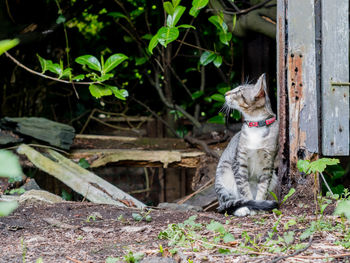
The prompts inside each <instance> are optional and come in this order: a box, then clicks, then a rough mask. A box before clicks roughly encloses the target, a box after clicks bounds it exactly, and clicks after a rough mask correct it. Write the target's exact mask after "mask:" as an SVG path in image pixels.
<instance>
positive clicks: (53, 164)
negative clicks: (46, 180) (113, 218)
mask: <svg viewBox="0 0 350 263" xmlns="http://www.w3.org/2000/svg"><path fill="white" fill-rule="evenodd" d="M17 152H18V153H19V154H24V155H26V156H27V158H28V159H29V160H30V161H31V162H32V163H33V164H34V165H35V166H36V167H37V168H39V169H41V170H42V171H44V172H46V173H48V174H50V175H52V176H54V177H55V178H57V179H58V180H60V181H61V182H63V183H64V184H66V185H67V186H69V187H70V188H72V189H73V190H74V191H76V192H77V193H79V194H81V195H82V196H84V197H86V198H87V199H88V200H90V201H91V202H94V203H100V204H113V205H117V206H123V207H125V206H135V207H138V208H144V207H145V205H144V204H143V203H142V202H140V201H138V200H137V199H135V198H134V197H132V196H131V195H129V194H127V193H125V192H124V191H122V190H121V189H119V188H117V187H116V186H114V185H112V184H110V183H109V182H107V181H105V180H103V179H102V178H100V177H98V176H97V175H95V174H94V173H92V172H90V171H88V170H86V169H84V168H82V167H80V166H79V165H78V164H76V163H74V162H72V161H70V160H69V159H67V158H65V157H63V156H62V155H61V154H59V153H57V152H55V151H53V150H50V149H48V150H47V154H48V155H49V156H50V157H46V156H44V155H43V154H41V153H40V152H38V151H36V150H35V149H33V148H32V147H30V146H28V145H25V144H22V145H20V146H19V147H18V149H17Z"/></svg>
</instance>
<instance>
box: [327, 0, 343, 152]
mask: <svg viewBox="0 0 350 263" xmlns="http://www.w3.org/2000/svg"><path fill="white" fill-rule="evenodd" d="M348 11H349V0H337V1H334V0H322V153H323V154H324V155H349V85H346V83H347V82H349V18H348ZM332 83H333V85H332ZM341 83H345V85H342V84H341Z"/></svg>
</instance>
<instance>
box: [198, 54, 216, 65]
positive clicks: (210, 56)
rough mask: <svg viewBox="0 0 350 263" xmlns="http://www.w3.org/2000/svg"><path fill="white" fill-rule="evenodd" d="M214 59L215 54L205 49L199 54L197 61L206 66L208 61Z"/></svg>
mask: <svg viewBox="0 0 350 263" xmlns="http://www.w3.org/2000/svg"><path fill="white" fill-rule="evenodd" d="M214 59H216V54H215V53H213V52H210V51H205V52H203V54H202V55H201V57H200V59H199V62H200V63H201V64H202V65H203V66H206V65H208V64H209V63H210V62H213V61H214Z"/></svg>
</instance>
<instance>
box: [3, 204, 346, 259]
mask: <svg viewBox="0 0 350 263" xmlns="http://www.w3.org/2000/svg"><path fill="white" fill-rule="evenodd" d="M308 211H310V207H309V206H308V205H304V206H301V205H298V206H297V205H290V206H287V207H284V208H282V209H281V212H282V216H281V217H280V220H279V224H278V226H277V227H276V228H278V229H277V230H278V231H279V232H280V231H282V232H283V231H285V232H286V231H287V229H286V222H292V221H291V219H293V218H294V219H295V221H296V224H291V226H290V228H289V230H293V231H294V232H295V233H296V235H299V234H298V232H302V231H304V230H305V229H307V227H308V225H309V222H310V220H315V218H314V216H312V215H310V214H309V213H308ZM138 212H139V211H138V210H135V209H130V208H118V207H114V206H110V205H98V204H92V203H86V202H82V203H78V202H64V203H59V204H53V205H43V204H40V205H38V204H37V205H27V206H25V207H23V206H20V207H19V208H18V209H17V210H16V211H15V212H14V213H12V214H11V215H10V216H7V217H2V218H0V262H1V263H5V262H9V263H10V262H45V263H46V262H75V263H80V262H84V263H86V262H127V260H128V259H127V257H126V256H125V255H127V254H128V253H129V252H130V251H131V252H132V253H137V252H142V253H143V254H144V256H143V262H325V261H329V262H330V261H332V262H349V261H350V253H349V252H350V251H349V250H346V249H344V248H343V247H342V246H340V245H336V244H335V243H336V242H335V241H336V240H337V239H339V240H341V238H342V236H340V234H339V233H338V232H337V233H336V232H332V231H331V229H329V231H327V230H326V231H322V232H319V233H315V234H314V235H313V237H312V240H311V239H310V240H309V239H307V240H306V241H304V245H305V246H307V248H306V249H305V248H304V250H305V251H303V252H298V253H296V255H294V256H291V254H292V253H293V252H292V251H291V250H290V251H289V250H287V251H284V252H281V253H271V252H268V251H267V250H266V249H264V247H263V246H260V243H259V242H262V241H259V240H255V241H254V242H252V241H249V242H248V241H247V235H246V234H248V235H249V236H250V237H251V238H254V237H260V239H261V240H262V239H263V238H266V235H267V233H268V232H269V231H271V229H272V228H273V227H274V226H275V225H276V222H277V221H278V220H277V216H276V215H274V214H272V213H268V214H262V215H256V216H251V217H245V218H235V217H230V216H225V215H221V214H218V213H214V212H205V213H204V212H185V211H170V210H159V209H153V210H152V211H151V212H150V213H149V215H150V216H151V219H152V221H151V222H146V221H145V220H142V221H140V222H138V221H135V219H134V218H133V216H132V214H133V213H138ZM328 213H329V212H328ZM192 215H197V219H196V222H198V223H202V224H203V225H205V224H209V223H210V222H211V221H212V220H214V221H216V222H219V223H221V224H223V225H224V226H225V229H226V231H227V232H229V233H231V234H232V235H233V236H234V238H235V241H234V242H228V243H226V244H224V243H217V246H214V247H211V248H210V249H208V247H207V249H205V247H206V246H204V245H205V243H206V241H203V240H208V242H209V240H210V238H212V237H213V232H212V231H209V230H208V229H205V228H204V230H203V229H202V230H201V231H200V232H198V234H200V237H201V240H199V238H198V240H197V241H195V240H196V238H195V237H194V236H193V234H191V233H190V232H189V233H188V235H189V236H190V238H193V239H192V240H193V242H192V243H191V246H192V247H190V248H188V247H187V248H185V247H183V248H181V247H180V249H179V250H178V252H177V253H176V254H174V255H172V254H171V253H169V250H170V249H171V248H172V247H171V246H169V245H168V240H160V239H158V234H159V233H160V231H163V230H165V229H167V226H168V224H172V223H182V222H184V220H186V219H188V218H189V217H190V216H192ZM301 218H303V220H301ZM325 218H327V220H328V221H331V222H332V220H334V222H337V221H339V220H340V219H339V218H336V217H334V216H330V215H329V216H325ZM294 219H293V220H294ZM299 219H300V220H299ZM287 224H289V223H287ZM347 227H348V226H347ZM242 233H243V234H242ZM281 235H283V233H281ZM244 236H245V238H244ZM254 239H255V238H254ZM281 242H282V241H281ZM295 242H297V241H295ZM298 242H299V241H298ZM253 243H255V245H253ZM282 243H283V242H282ZM243 244H247V246H242V245H243ZM261 244H262V243H261ZM160 245H161V246H160ZM248 245H249V246H248ZM276 246H279V245H276ZM247 247H251V248H250V249H249V248H247ZM227 248H232V249H235V252H232V253H230V254H227V253H225V249H227ZM220 249H221V250H220ZM218 251H219V252H220V253H219V252H218ZM161 252H162V253H161ZM286 255H289V257H288V258H283V256H286ZM108 257H109V260H107V258H108ZM40 258H41V259H42V261H40ZM37 260H38V261H37ZM106 260H107V261H106ZM129 262H133V261H132V259H129Z"/></svg>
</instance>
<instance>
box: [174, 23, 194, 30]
mask: <svg viewBox="0 0 350 263" xmlns="http://www.w3.org/2000/svg"><path fill="white" fill-rule="evenodd" d="M177 28H192V29H196V28H195V27H194V26H192V25H187V24H182V25H179V26H177Z"/></svg>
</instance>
